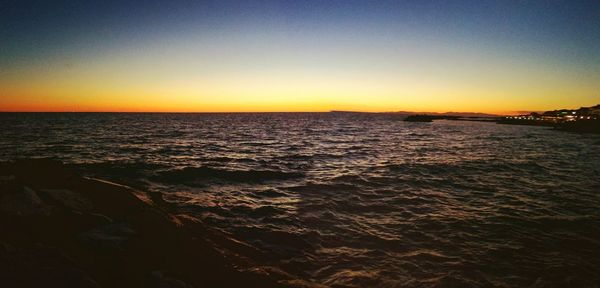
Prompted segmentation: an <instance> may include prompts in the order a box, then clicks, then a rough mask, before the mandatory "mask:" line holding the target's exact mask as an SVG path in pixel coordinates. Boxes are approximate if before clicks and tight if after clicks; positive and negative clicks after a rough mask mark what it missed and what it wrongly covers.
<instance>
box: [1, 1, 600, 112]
mask: <svg viewBox="0 0 600 288" xmlns="http://www.w3.org/2000/svg"><path fill="white" fill-rule="evenodd" d="M599 103H600V1H597V0H595V1H545V0H539V1H533V0H532V1H516V0H515V1H510V0H499V1H485V0H477V1H447V0H446V1H425V0H418V1H417V0H415V1H400V0H397V1H352V0H344V1H300V0H293V1H227V0H219V1H175V0H171V1H166V0H165V1H153V0H148V1H127V0H119V1H111V0H105V1H88V0H77V1H76V0H73V1H60V0H58V1H27V0H25V1H12V0H9V1H1V2H0V111H199V112H200V111H328V110H359V111H398V110H411V111H437V112H443V111H478V112H491V113H506V112H509V111H518V110H549V109H555V108H576V107H579V106H590V105H595V104H599Z"/></svg>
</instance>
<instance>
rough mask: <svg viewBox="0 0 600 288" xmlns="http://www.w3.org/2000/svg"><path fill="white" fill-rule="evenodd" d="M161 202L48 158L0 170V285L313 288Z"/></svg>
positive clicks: (6, 164)
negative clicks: (256, 261)
mask: <svg viewBox="0 0 600 288" xmlns="http://www.w3.org/2000/svg"><path fill="white" fill-rule="evenodd" d="M161 203H166V202H165V201H164V200H162V198H161V197H160V195H152V196H149V195H147V194H146V193H144V192H141V191H136V190H134V189H131V188H129V187H126V186H122V185H118V184H114V183H110V182H106V181H101V180H96V179H90V178H84V177H80V176H78V175H77V174H76V173H74V172H73V171H71V170H69V169H67V168H65V166H64V165H62V164H61V163H60V162H56V161H52V160H47V159H41V160H20V161H16V162H10V163H0V227H1V233H0V286H1V287H317V286H315V285H314V284H311V283H308V282H304V281H300V280H297V279H295V277H294V276H292V275H289V274H286V273H284V272H277V271H278V270H277V269H272V270H270V269H268V268H265V267H261V266H258V265H256V264H254V263H253V262H252V261H250V260H248V259H249V258H247V257H244V256H242V255H243V254H246V255H251V254H252V253H258V252H257V251H256V250H253V249H252V247H251V246H248V245H245V244H244V243H242V242H240V241H237V240H235V239H231V238H230V237H229V236H228V235H225V234H223V233H220V232H218V231H215V230H213V229H210V228H209V227H206V226H205V225H204V224H203V223H202V222H201V221H200V220H198V219H195V218H193V217H190V216H187V215H175V214H171V213H170V211H169V207H170V206H168V205H163V206H159V205H162V204H161ZM253 258H254V257H253Z"/></svg>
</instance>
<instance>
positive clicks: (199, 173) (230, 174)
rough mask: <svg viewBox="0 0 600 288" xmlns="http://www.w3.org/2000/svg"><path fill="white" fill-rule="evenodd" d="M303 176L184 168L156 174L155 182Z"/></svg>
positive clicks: (277, 178) (232, 180)
mask: <svg viewBox="0 0 600 288" xmlns="http://www.w3.org/2000/svg"><path fill="white" fill-rule="evenodd" d="M304 176H305V175H304V174H303V173H298V172H283V171H274V170H227V169H219V168H212V167H205V166H200V167H186V168H183V169H174V170H167V171H162V172H158V175H157V176H156V177H155V180H157V181H160V182H164V183H181V184H194V183H196V182H198V181H205V180H214V179H217V180H222V181H227V182H249V183H256V182H265V181H274V180H289V179H295V178H302V177H304Z"/></svg>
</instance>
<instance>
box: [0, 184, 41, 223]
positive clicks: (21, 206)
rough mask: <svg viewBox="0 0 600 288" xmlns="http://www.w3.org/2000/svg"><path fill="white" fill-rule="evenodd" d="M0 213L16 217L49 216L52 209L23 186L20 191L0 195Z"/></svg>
mask: <svg viewBox="0 0 600 288" xmlns="http://www.w3.org/2000/svg"><path fill="white" fill-rule="evenodd" d="M0 211H1V212H4V213H7V214H11V215H16V216H32V215H46V216H47V215H50V213H51V211H52V207H51V206H50V205H48V204H46V203H44V201H42V199H41V198H40V197H39V196H38V194H37V193H36V192H35V191H34V190H33V189H31V188H29V187H27V186H23V187H22V189H21V191H9V192H7V193H2V195H0Z"/></svg>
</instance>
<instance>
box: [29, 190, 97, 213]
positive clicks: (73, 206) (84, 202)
mask: <svg viewBox="0 0 600 288" xmlns="http://www.w3.org/2000/svg"><path fill="white" fill-rule="evenodd" d="M40 191H41V192H44V193H45V194H46V195H48V196H49V197H50V198H51V199H52V200H54V201H56V202H58V203H60V204H61V205H62V206H64V207H65V208H67V209H70V210H74V211H79V212H88V211H90V210H92V209H93V208H94V204H92V202H91V201H90V200H88V199H87V198H85V197H83V196H82V195H81V194H79V193H76V192H73V191H71V190H67V189H42V190H40Z"/></svg>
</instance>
